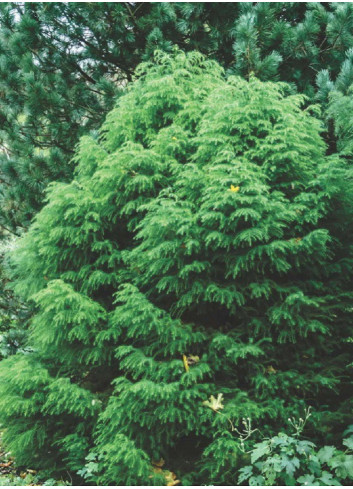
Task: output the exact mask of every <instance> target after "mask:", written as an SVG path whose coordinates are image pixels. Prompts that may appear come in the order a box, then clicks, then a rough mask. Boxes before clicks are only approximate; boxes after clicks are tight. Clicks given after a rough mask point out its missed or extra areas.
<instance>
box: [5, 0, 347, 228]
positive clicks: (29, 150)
mask: <svg viewBox="0 0 353 489" xmlns="http://www.w3.org/2000/svg"><path fill="white" fill-rule="evenodd" d="M352 40H353V5H352V4H351V3H345V4H344V3H333V4H330V3H298V2H297V3H288V2H284V3H283V2H282V3H280V2H274V3H252V2H248V3H246V2H233V3H226V4H219V3H202V2H201V3H195V2H190V3H178V2H176V3H169V2H166V3H160V2H157V3H148V2H147V3H139V2H115V3H114V2H102V3H97V4H96V3H90V2H87V3H76V2H52V3H48V2H38V3H31V2H26V3H23V2H2V3H1V4H0V99H1V104H0V126H1V127H0V144H1V150H2V152H1V160H0V161H1V174H0V199H1V206H0V225H1V226H6V227H8V228H11V229H12V230H13V231H16V230H17V232H21V230H22V229H23V228H27V226H28V223H29V220H30V219H31V218H32V216H33V215H34V214H35V213H36V212H37V211H38V209H39V208H40V207H41V205H42V201H43V195H44V191H45V188H46V186H47V184H48V182H50V181H54V180H56V181H57V180H60V181H70V180H71V178H72V174H73V171H74V165H73V164H72V161H71V159H72V156H73V155H74V150H75V145H76V144H77V142H78V140H79V137H80V136H82V135H83V134H87V133H89V132H90V131H94V130H95V129H97V128H98V127H100V125H101V123H102V121H103V119H104V117H105V115H106V113H107V111H108V110H110V109H111V108H112V106H113V102H114V99H115V98H116V97H117V96H118V95H119V94H120V93H121V91H122V89H123V87H124V86H125V84H126V81H128V80H131V78H132V73H133V70H134V69H135V68H136V66H137V64H138V63H139V62H140V61H142V60H147V59H149V58H150V56H151V55H152V53H153V52H154V50H155V49H156V48H158V49H162V50H164V51H167V52H170V51H171V50H172V47H173V45H178V46H179V47H181V48H182V49H183V50H186V51H188V50H194V49H197V50H199V51H200V52H202V53H204V54H206V55H207V56H209V57H211V58H213V59H216V60H218V61H219V62H220V64H221V65H222V66H223V67H224V68H226V69H227V72H228V73H230V74H236V75H240V76H244V77H248V76H249V75H250V73H253V74H254V75H255V76H256V77H258V78H259V79H262V80H277V79H278V80H282V81H286V82H289V83H290V84H291V86H292V89H293V90H294V91H295V90H297V89H298V90H299V92H300V93H305V94H307V95H309V97H310V98H311V99H312V100H313V99H315V98H316V96H318V100H320V102H322V103H323V107H324V108H326V106H327V99H328V94H329V93H330V92H331V91H332V88H333V82H335V81H336V78H337V77H339V73H340V72H341V70H342V69H344V67H346V68H349V69H346V70H345V75H344V85H345V88H342V83H341V81H342V77H341V79H340V80H341V81H339V79H338V78H337V83H336V85H335V91H336V89H337V90H338V94H339V95H343V96H345V95H346V90H348V89H349V86H350V85H351V83H352V81H353V80H352V73H353V70H352V69H351V62H350V58H351V54H349V53H348V54H347V50H348V49H349V48H351V46H352ZM347 63H348V65H347ZM325 70H326V71H325ZM330 77H331V79H332V80H333V82H330ZM316 80H317V83H318V85H319V90H318V93H317V83H316ZM335 97H336V96H335ZM335 100H336V102H335V104H334V107H333V108H332V110H331V111H329V112H328V113H327V117H328V118H329V119H330V121H329V123H328V127H327V134H326V139H327V141H328V142H329V145H330V147H331V149H333V150H334V149H335V146H336V140H337V138H338V139H340V137H341V136H340V134H341V131H342V132H343V136H342V137H343V139H344V138H345V136H346V131H347V130H346V129H345V128H344V127H343V126H342V124H341V120H342V116H343V113H345V114H346V115H347V117H350V115H349V114H350V113H351V111H350V110H349V108H348V106H347V105H345V102H344V100H342V99H339V100H337V97H336V98H335ZM337 104H339V107H338V108H339V113H338V114H337V117H336V110H335V108H336V107H337ZM342 111H343V113H342ZM332 115H333V117H334V120H337V124H336V134H335V131H334V127H333V124H332V121H331V117H332Z"/></svg>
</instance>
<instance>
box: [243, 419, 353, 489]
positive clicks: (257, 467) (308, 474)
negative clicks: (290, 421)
mask: <svg viewBox="0 0 353 489" xmlns="http://www.w3.org/2000/svg"><path fill="white" fill-rule="evenodd" d="M352 428H353V427H351V430H350V432H352ZM343 445H344V447H345V448H346V450H337V449H336V448H335V447H333V446H325V447H322V448H320V450H316V447H315V444H314V443H312V442H310V441H308V440H298V439H297V438H295V437H292V436H288V435H286V434H284V433H279V435H278V436H274V437H273V438H270V439H267V440H264V441H262V442H261V443H257V444H256V445H255V447H254V449H253V450H252V451H251V452H250V454H251V464H252V465H248V466H246V467H243V468H241V469H240V471H239V472H240V476H239V479H238V483H239V485H242V484H244V481H248V482H249V485H250V486H258V485H260V486H263V485H266V486H273V485H284V486H295V485H297V483H299V484H300V485H301V486H341V485H350V482H351V481H352V480H353V454H352V450H353V436H350V437H349V438H345V439H344V440H343Z"/></svg>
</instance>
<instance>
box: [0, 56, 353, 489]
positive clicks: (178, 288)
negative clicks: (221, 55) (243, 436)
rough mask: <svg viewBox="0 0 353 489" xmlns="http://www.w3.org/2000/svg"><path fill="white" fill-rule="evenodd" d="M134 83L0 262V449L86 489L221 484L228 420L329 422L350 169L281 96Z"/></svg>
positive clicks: (232, 86) (341, 350)
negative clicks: (28, 312) (95, 487)
mask: <svg viewBox="0 0 353 489" xmlns="http://www.w3.org/2000/svg"><path fill="white" fill-rule="evenodd" d="M136 74H137V77H136V80H135V81H134V83H133V84H132V85H130V88H129V90H128V92H127V94H126V95H124V96H123V97H121V98H120V99H119V100H118V103H117V105H116V107H115V108H114V109H113V110H112V111H111V112H110V113H109V115H108V117H107V119H106V122H105V123H104V125H103V127H102V130H101V133H100V137H99V138H96V139H94V138H92V137H89V136H85V137H84V138H82V139H81V142H80V144H79V147H78V151H77V154H76V157H75V162H76V167H77V169H76V173H75V178H74V180H73V181H72V182H71V183H69V184H64V183H55V184H52V185H51V186H50V190H49V192H48V196H47V204H46V206H45V207H44V208H43V209H42V211H41V212H40V213H39V214H38V215H37V217H36V219H35V221H34V223H33V225H32V226H31V228H30V230H29V232H28V233H27V234H26V235H25V236H24V237H23V238H22V239H21V240H20V242H19V245H18V246H17V248H16V249H15V250H14V252H12V256H11V259H12V267H13V274H14V278H15V283H16V291H17V293H18V294H20V295H21V296H22V297H23V298H25V299H29V300H31V301H32V302H33V303H34V304H35V307H36V314H35V316H34V318H33V321H32V323H31V331H30V338H29V345H30V346H31V347H32V348H33V351H29V352H27V353H19V354H17V355H15V356H12V357H10V358H9V359H6V360H4V361H3V362H1V364H0V418H1V422H2V423H3V425H4V426H6V432H5V441H6V443H7V445H8V446H9V447H10V449H11V451H12V452H13V454H14V455H15V456H16V457H17V460H18V463H23V464H29V463H31V464H36V465H39V466H43V467H45V468H48V467H50V468H51V469H52V470H53V471H55V470H58V471H60V470H63V469H66V470H70V471H72V472H73V473H74V472H77V471H80V474H81V475H84V476H85V477H86V478H87V479H88V480H89V481H90V482H94V483H97V484H101V485H109V484H113V485H114V484H126V485H130V484H131V485H138V484H144V485H146V484H160V483H172V480H174V479H173V476H174V473H175V474H176V477H177V478H178V479H181V481H182V483H185V484H186V483H194V484H209V483H210V482H211V483H213V484H222V483H224V482H225V481H224V474H228V476H227V477H228V479H227V480H226V483H227V484H229V483H234V484H235V483H236V481H237V480H238V475H239V474H237V470H236V469H237V468H238V467H239V466H240V465H241V463H242V457H243V455H242V451H241V443H240V441H239V438H238V437H237V436H236V434H235V433H236V432H234V431H232V430H233V428H234V427H236V426H239V423H241V420H242V419H243V418H244V417H245V418H247V417H250V418H251V419H252V420H253V424H254V426H256V427H258V428H261V431H262V432H266V433H269V434H271V435H273V434H275V433H277V430H278V428H279V427H282V426H283V425H284V424H285V422H286V420H287V419H288V418H289V417H291V416H293V415H294V416H297V417H299V416H300V415H301V414H302V412H303V410H304V409H305V407H306V406H308V405H311V406H313V415H312V418H311V424H310V429H311V436H312V439H314V440H315V442H316V443H318V444H320V443H322V441H323V440H325V442H327V441H328V442H330V443H331V441H332V442H334V441H335V438H334V435H333V434H332V435H331V434H330V433H329V432H328V430H329V428H328V427H331V429H332V428H334V429H333V433H338V432H340V430H341V428H342V427H343V426H345V425H346V424H348V420H349V417H350V413H351V410H352V400H351V396H350V392H351V378H350V367H349V365H348V364H349V362H350V361H351V359H350V356H349V355H350V354H349V352H350V344H349V338H350V337H351V336H352V314H351V301H352V295H353V294H352V290H351V283H352V269H353V268H352V246H351V243H352V230H353V226H352V224H353V223H352V217H353V213H352V202H353V199H352V197H353V195H352V175H351V172H352V170H351V169H350V168H349V166H347V163H346V160H344V159H342V160H341V159H340V158H339V157H333V156H330V157H327V156H325V145H324V143H323V141H322V139H321V137H320V131H321V125H320V123H319V122H318V120H317V119H316V118H315V117H314V116H313V115H312V112H314V110H313V111H311V110H310V109H306V110H303V108H302V107H303V103H304V101H305V98H304V97H303V96H301V95H288V87H287V85H285V84H282V83H271V82H261V81H259V80H257V79H256V78H254V77H250V79H249V81H245V80H243V79H241V78H239V77H232V76H231V77H229V78H228V79H226V78H225V76H224V73H223V70H222V68H221V67H220V66H219V65H218V64H217V63H216V62H213V61H207V60H206V59H205V58H204V57H202V56H201V55H200V54H198V53H196V52H192V53H189V54H183V53H182V52H179V51H177V52H175V53H174V54H173V55H166V54H162V53H161V52H159V53H157V54H156V56H155V58H154V60H153V62H151V63H145V64H142V65H140V66H139V68H138V70H137V73H136ZM212 396H213V397H212ZM318 414H319V416H318ZM255 436H256V435H255ZM162 458H163V459H164V460H165V468H163V469H162V468H161V464H158V463H157V462H156V461H160V460H161V459H162ZM85 459H87V465H86V468H85V469H82V467H83V466H84V465H85ZM243 465H244V463H243ZM229 474H230V475H229Z"/></svg>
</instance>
